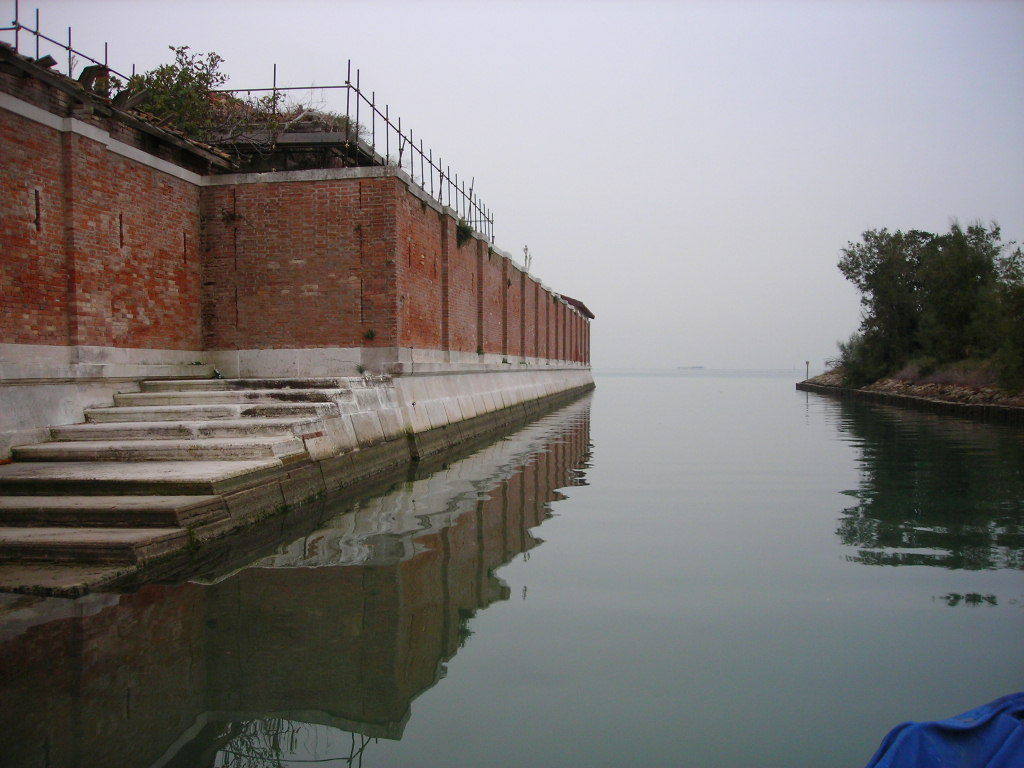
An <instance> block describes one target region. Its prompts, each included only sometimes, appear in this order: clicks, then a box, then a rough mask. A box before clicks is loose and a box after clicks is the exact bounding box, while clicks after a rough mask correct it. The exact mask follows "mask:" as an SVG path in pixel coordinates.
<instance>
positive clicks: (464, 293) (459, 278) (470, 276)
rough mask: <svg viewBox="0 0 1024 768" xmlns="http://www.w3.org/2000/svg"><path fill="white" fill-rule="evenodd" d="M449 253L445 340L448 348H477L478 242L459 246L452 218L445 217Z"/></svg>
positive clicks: (467, 349)
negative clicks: (446, 330) (446, 336)
mask: <svg viewBox="0 0 1024 768" xmlns="http://www.w3.org/2000/svg"><path fill="white" fill-rule="evenodd" d="M446 223H447V232H448V238H447V249H446V252H447V254H448V341H449V347H448V348H449V349H452V350H456V351H459V352H476V351H477V348H478V347H479V345H480V340H479V338H478V337H477V301H478V290H479V276H478V275H477V266H478V262H479V259H480V257H479V251H478V243H477V241H476V240H470V241H469V242H466V243H463V244H462V245H461V246H459V245H458V244H457V243H456V240H455V220H454V219H452V218H451V217H446Z"/></svg>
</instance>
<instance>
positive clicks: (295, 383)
mask: <svg viewBox="0 0 1024 768" xmlns="http://www.w3.org/2000/svg"><path fill="white" fill-rule="evenodd" d="M356 381H358V380H356ZM351 382H352V380H351V379H344V378H326V379H324V378H321V379H178V380H160V381H144V382H142V391H143V392H187V391H196V390H239V389H350V388H351Z"/></svg>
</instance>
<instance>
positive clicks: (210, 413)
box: [85, 402, 340, 423]
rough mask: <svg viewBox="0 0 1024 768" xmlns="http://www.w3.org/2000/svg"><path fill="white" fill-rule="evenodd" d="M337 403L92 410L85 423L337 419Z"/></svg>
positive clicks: (141, 406)
mask: <svg viewBox="0 0 1024 768" xmlns="http://www.w3.org/2000/svg"><path fill="white" fill-rule="evenodd" d="M339 413H340V411H339V410H338V405H337V403H275V402H270V403H246V404H219V405H218V404H214V405H189V404H178V405H133V406H122V407H116V406H115V407H113V408H90V409H88V410H87V411H86V412H85V420H86V421H87V422H91V423H110V422H124V421H196V420H205V419H241V418H246V417H250V416H255V417H283V416H337V415H338V414H339Z"/></svg>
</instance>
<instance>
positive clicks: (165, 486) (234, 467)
mask: <svg viewBox="0 0 1024 768" xmlns="http://www.w3.org/2000/svg"><path fill="white" fill-rule="evenodd" d="M356 381H358V380H356ZM357 409H358V405H357V398H356V392H355V391H354V390H353V386H352V380H349V379H343V378H342V379H333V378H324V379H260V380H255V379H184V380H177V381H173V380H154V381H144V382H142V384H141V391H140V392H131V393H124V394H117V395H115V396H114V405H113V406H111V407H106V408H93V409H89V410H87V411H86V412H85V418H86V421H85V423H83V424H75V425H71V426H60V427H53V428H52V429H51V440H50V441H49V442H46V443H41V444H38V445H26V446H21V447H16V448H14V449H13V454H12V458H13V461H12V463H10V464H7V465H4V466H0V563H8V564H9V563H33V562H35V563H38V562H62V563H78V564H114V565H122V566H124V565H134V564H138V563H140V562H142V561H145V560H147V559H149V558H152V557H155V556H158V555H161V554H164V553H167V552H169V551H172V550H175V549H179V548H181V547H184V546H186V545H187V543H188V541H189V540H190V538H191V537H192V536H194V535H208V534H213V533H216V532H217V530H223V529H225V528H227V527H229V524H230V522H231V521H230V515H229V512H228V508H227V505H226V504H225V503H224V499H223V495H224V494H225V493H228V492H230V491H231V490H232V489H235V488H237V487H240V486H241V485H243V484H244V483H245V482H247V481H251V479H252V477H253V475H254V474H257V475H258V474H259V473H261V472H263V473H270V472H273V471H275V470H279V469H280V468H281V467H283V466H287V465H288V464H290V463H298V462H303V461H305V460H306V459H307V458H308V453H307V451H306V447H305V443H304V441H303V438H302V434H303V430H304V429H306V430H309V429H314V428H315V425H316V424H317V423H322V422H321V420H322V419H324V418H327V417H331V416H336V415H339V414H341V413H351V412H354V411H355V410H357Z"/></svg>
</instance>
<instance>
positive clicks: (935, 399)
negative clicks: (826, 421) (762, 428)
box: [796, 371, 1024, 425]
mask: <svg viewBox="0 0 1024 768" xmlns="http://www.w3.org/2000/svg"><path fill="white" fill-rule="evenodd" d="M796 388H797V389H799V390H802V391H804V392H816V393H819V394H824V395H833V396H836V397H845V398H851V399H856V400H866V401H869V402H875V403H885V404H888V405H898V406H902V407H905V408H914V409H916V410H923V411H932V412H935V413H948V414H950V415H952V416H960V417H964V418H970V419H979V420H982V421H992V422H999V423H1004V424H1017V425H1024V394H1022V393H1019V392H1018V393H1014V392H1009V391H1007V390H1002V389H996V388H994V387H968V386H963V385H956V384H940V383H916V382H910V381H904V380H902V379H897V378H887V379H881V380H880V381H876V382H875V383H874V384H870V385H868V386H867V387H863V388H859V389H858V388H854V387H847V386H844V384H843V377H842V374H841V373H837V372H836V371H829V372H827V373H823V374H821V375H820V376H814V377H812V378H810V379H807V380H806V381H801V382H798V383H797V385H796Z"/></svg>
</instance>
